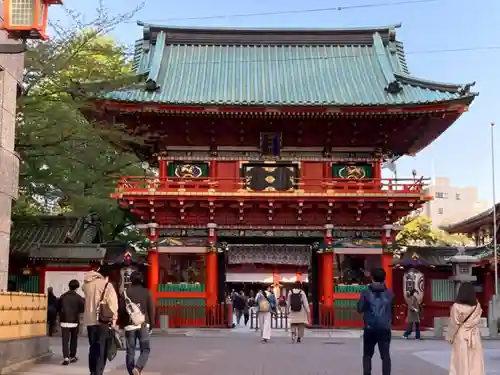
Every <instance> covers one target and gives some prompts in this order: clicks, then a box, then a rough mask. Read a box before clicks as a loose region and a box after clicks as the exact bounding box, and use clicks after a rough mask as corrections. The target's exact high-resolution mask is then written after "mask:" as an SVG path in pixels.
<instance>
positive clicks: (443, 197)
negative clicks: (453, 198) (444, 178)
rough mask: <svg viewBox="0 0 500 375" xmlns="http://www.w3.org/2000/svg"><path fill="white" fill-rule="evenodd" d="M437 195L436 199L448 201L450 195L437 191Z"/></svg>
mask: <svg viewBox="0 0 500 375" xmlns="http://www.w3.org/2000/svg"><path fill="white" fill-rule="evenodd" d="M435 195H436V198H439V199H448V193H443V192H440V191H437V192H436V194H435Z"/></svg>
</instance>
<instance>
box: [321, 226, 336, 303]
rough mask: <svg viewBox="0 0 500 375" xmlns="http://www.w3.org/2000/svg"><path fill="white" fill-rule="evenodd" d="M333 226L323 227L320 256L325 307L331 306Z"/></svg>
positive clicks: (332, 287)
mask: <svg viewBox="0 0 500 375" xmlns="http://www.w3.org/2000/svg"><path fill="white" fill-rule="evenodd" d="M332 232H333V225H332V224H326V225H325V249H324V250H323V253H322V254H321V273H320V277H321V281H322V284H323V287H322V292H323V301H324V304H325V306H327V307H331V306H333V289H334V283H333V277H334V274H333V257H334V254H333V246H332V245H333V233H332Z"/></svg>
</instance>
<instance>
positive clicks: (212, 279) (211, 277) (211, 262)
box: [205, 223, 219, 306]
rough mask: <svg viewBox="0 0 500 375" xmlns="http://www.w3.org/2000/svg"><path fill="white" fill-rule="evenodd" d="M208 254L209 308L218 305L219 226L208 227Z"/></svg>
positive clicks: (207, 286) (207, 284) (211, 224)
mask: <svg viewBox="0 0 500 375" xmlns="http://www.w3.org/2000/svg"><path fill="white" fill-rule="evenodd" d="M207 226H208V252H207V257H206V285H205V290H206V293H207V299H206V303H207V306H214V305H216V304H217V300H218V298H217V297H218V296H217V289H218V288H217V284H218V279H219V277H218V269H217V268H218V266H217V233H216V230H217V229H216V228H217V224H215V223H209V224H208V225H207Z"/></svg>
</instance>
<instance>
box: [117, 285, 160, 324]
mask: <svg viewBox="0 0 500 375" xmlns="http://www.w3.org/2000/svg"><path fill="white" fill-rule="evenodd" d="M127 296H128V298H130V300H131V301H132V302H134V303H135V304H137V305H138V306H139V307H140V309H141V311H142V312H143V314H144V316H145V318H146V324H149V326H150V327H151V328H153V326H154V324H155V311H154V306H153V298H151V293H149V290H148V289H147V288H144V287H143V286H142V285H132V286H130V287H129V288H128V289H127ZM118 324H119V326H120V327H122V328H124V327H125V326H128V325H134V324H133V323H132V321H131V320H130V316H129V315H128V313H127V310H126V308H125V297H124V296H123V294H122V295H120V299H119V301H118Z"/></svg>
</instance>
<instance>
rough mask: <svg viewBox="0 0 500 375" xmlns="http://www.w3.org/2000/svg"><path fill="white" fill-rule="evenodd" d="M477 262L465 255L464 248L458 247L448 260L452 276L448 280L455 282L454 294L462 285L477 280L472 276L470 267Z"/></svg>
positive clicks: (475, 259) (472, 257) (474, 258)
mask: <svg viewBox="0 0 500 375" xmlns="http://www.w3.org/2000/svg"><path fill="white" fill-rule="evenodd" d="M477 261H478V259H477V258H476V257H474V256H472V255H467V254H465V248H464V247H459V248H458V249H457V253H456V254H455V255H454V256H452V257H451V258H450V260H449V262H450V263H451V264H452V269H453V276H451V277H450V280H453V281H454V282H455V286H456V288H455V293H458V289H459V288H460V285H461V284H462V283H466V282H474V281H476V280H477V277H476V276H472V266H473V265H474V264H475V263H476V262H477Z"/></svg>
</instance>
